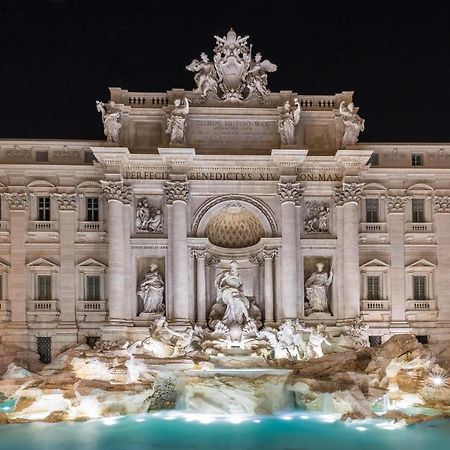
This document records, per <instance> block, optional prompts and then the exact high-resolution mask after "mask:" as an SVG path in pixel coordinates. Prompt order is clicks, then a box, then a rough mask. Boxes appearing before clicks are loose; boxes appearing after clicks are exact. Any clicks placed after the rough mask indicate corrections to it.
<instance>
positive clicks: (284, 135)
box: [278, 98, 301, 145]
mask: <svg viewBox="0 0 450 450" xmlns="http://www.w3.org/2000/svg"><path fill="white" fill-rule="evenodd" d="M294 103H295V110H294V111H292V107H291V105H290V103H289V101H286V103H285V104H284V106H283V109H282V110H281V112H280V118H279V119H278V131H279V133H280V137H281V143H282V144H284V145H291V144H294V143H295V136H294V132H295V127H296V126H297V125H298V122H299V121H300V112H301V108H300V103H299V101H298V98H296V99H295V100H294Z"/></svg>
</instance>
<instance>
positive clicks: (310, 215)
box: [305, 202, 330, 233]
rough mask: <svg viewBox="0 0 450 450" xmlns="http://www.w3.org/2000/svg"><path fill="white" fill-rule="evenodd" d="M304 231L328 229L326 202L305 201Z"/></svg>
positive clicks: (328, 211)
mask: <svg viewBox="0 0 450 450" xmlns="http://www.w3.org/2000/svg"><path fill="white" fill-rule="evenodd" d="M305 209H306V217H305V232H306V233H324V232H327V231H328V216H329V214H330V207H329V206H328V205H327V204H326V203H318V202H306V204H305Z"/></svg>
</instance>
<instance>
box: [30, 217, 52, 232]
mask: <svg viewBox="0 0 450 450" xmlns="http://www.w3.org/2000/svg"><path fill="white" fill-rule="evenodd" d="M57 226H58V222H56V221H55V220H36V221H32V222H30V231H57Z"/></svg>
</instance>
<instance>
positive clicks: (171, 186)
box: [164, 181, 189, 205]
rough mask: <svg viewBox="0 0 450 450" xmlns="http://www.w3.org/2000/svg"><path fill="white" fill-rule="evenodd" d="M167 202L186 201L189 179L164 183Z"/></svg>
mask: <svg viewBox="0 0 450 450" xmlns="http://www.w3.org/2000/svg"><path fill="white" fill-rule="evenodd" d="M164 193H165V194H166V201H167V204H169V205H171V204H172V203H173V202H174V201H176V200H181V201H183V202H187V199H188V194H189V181H166V183H165V185H164Z"/></svg>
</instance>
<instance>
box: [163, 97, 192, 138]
mask: <svg viewBox="0 0 450 450" xmlns="http://www.w3.org/2000/svg"><path fill="white" fill-rule="evenodd" d="M174 105H175V108H174V109H173V111H172V113H171V114H170V117H169V118H168V119H167V129H166V134H168V135H169V136H170V143H171V144H184V143H185V128H186V116H187V115H188V114H189V100H188V99H187V98H186V97H185V98H184V100H183V104H181V100H180V99H179V98H177V99H176V100H175V102H174Z"/></svg>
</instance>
